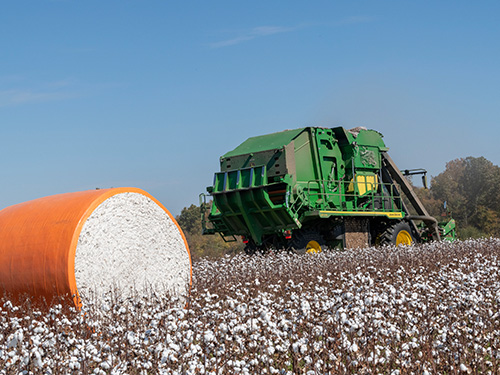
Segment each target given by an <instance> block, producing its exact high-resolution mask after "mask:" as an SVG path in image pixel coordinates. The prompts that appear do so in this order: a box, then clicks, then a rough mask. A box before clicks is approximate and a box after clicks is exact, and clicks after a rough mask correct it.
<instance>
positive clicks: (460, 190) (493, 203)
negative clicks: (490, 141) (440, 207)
mask: <svg viewBox="0 0 500 375" xmlns="http://www.w3.org/2000/svg"><path fill="white" fill-rule="evenodd" d="M431 197H432V199H435V200H438V201H446V202H447V205H448V207H449V209H450V210H451V211H452V212H453V216H454V218H455V219H456V220H457V223H458V233H459V235H460V237H462V238H464V237H469V236H471V237H479V236H485V235H487V236H500V168H499V167H498V166H496V165H494V164H493V163H492V162H490V161H489V160H487V159H486V158H484V157H479V158H475V157H471V156H469V157H467V158H464V159H455V160H452V161H450V162H449V163H447V164H446V170H445V171H444V172H442V173H440V174H439V175H437V176H436V177H434V178H433V179H432V184H431Z"/></svg>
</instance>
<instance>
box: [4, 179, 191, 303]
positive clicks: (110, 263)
mask: <svg viewBox="0 0 500 375" xmlns="http://www.w3.org/2000/svg"><path fill="white" fill-rule="evenodd" d="M191 272H192V271H191V257H190V254H189V248H188V245H187V242H186V239H185V237H184V234H183V233H182V230H181V229H180V227H179V226H178V224H177V223H176V221H175V219H174V218H173V217H172V215H171V214H170V213H169V212H168V211H167V209H166V208H165V207H164V206H163V205H162V204H161V203H160V202H159V201H157V200H156V199H155V198H153V197H152V196H151V195H150V194H148V193H147V192H145V191H143V190H141V189H137V188H113V189H101V190H89V191H81V192H76V193H67V194H59V195H53V196H48V197H44V198H40V199H35V200H32V201H29V202H25V203H21V204H17V205H14V206H10V207H7V208H5V209H3V210H1V211H0V291H1V290H2V289H3V290H4V291H5V292H7V294H8V295H11V296H12V297H14V298H15V299H19V297H20V296H22V295H24V294H28V295H31V296H34V297H36V298H39V297H43V298H45V299H46V300H48V301H51V300H52V298H53V297H54V296H62V297H63V296H71V297H72V298H73V300H74V302H75V304H76V305H77V306H80V302H81V300H80V295H85V294H86V293H92V292H94V291H95V292H96V293H97V294H101V293H106V292H107V291H110V290H112V289H114V288H116V287H119V288H124V289H125V290H133V291H134V292H136V293H137V292H139V293H140V292H141V291H143V290H144V288H146V287H152V288H156V287H161V288H166V289H167V290H168V291H169V292H171V293H174V294H176V293H177V294H181V293H184V292H186V291H187V290H188V289H189V286H190V284H191V278H192V273H191Z"/></svg>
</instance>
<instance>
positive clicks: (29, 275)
mask: <svg viewBox="0 0 500 375" xmlns="http://www.w3.org/2000/svg"><path fill="white" fill-rule="evenodd" d="M126 192H132V193H139V194H142V195H145V196H147V197H148V198H150V199H152V200H153V201H154V202H155V203H156V204H158V205H159V206H160V207H161V208H162V209H163V210H165V212H166V213H167V214H168V215H169V217H170V218H171V219H172V221H173V222H174V223H175V224H176V225H177V228H178V229H179V231H180V233H181V235H182V238H183V240H184V243H185V246H186V249H187V251H188V253H189V247H188V245H187V242H186V238H185V237H184V234H183V233H182V230H181V229H180V227H179V226H178V224H177V222H176V221H175V219H174V218H173V216H172V215H171V214H170V212H168V210H167V209H166V208H165V207H164V206H163V205H162V204H161V203H160V202H159V201H158V200H156V199H155V198H153V197H152V196H151V195H150V194H148V193H147V192H145V191H143V190H141V189H137V188H113V189H101V190H88V191H81V192H76V193H67V194H59V195H52V196H48V197H44V198H39V199H35V200H32V201H29V202H24V203H20V204H17V205H14V206H10V207H7V208H5V209H3V210H1V211H0V291H1V289H3V290H4V291H6V292H7V293H8V294H9V295H11V296H12V297H14V299H17V300H18V299H19V297H20V296H22V295H24V294H28V295H31V296H34V297H45V299H46V300H47V301H49V302H50V301H51V300H52V298H53V297H54V296H72V297H73V300H74V302H75V304H76V306H80V301H79V297H78V290H77V285H76V279H75V252H76V247H77V243H78V239H79V236H80V232H81V230H82V227H83V225H84V224H85V222H86V220H87V218H88V217H89V216H90V215H91V214H92V212H93V211H94V210H95V209H96V208H97V207H98V206H99V205H100V204H101V203H102V202H104V201H105V200H106V199H108V198H110V197H111V196H114V195H116V194H120V193H126ZM189 258H191V257H190V256H189ZM191 277H192V271H191ZM190 280H191V278H190ZM190 282H191V281H190Z"/></svg>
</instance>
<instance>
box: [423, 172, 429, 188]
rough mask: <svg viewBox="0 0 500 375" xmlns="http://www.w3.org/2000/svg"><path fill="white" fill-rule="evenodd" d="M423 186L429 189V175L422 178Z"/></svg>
mask: <svg viewBox="0 0 500 375" xmlns="http://www.w3.org/2000/svg"><path fill="white" fill-rule="evenodd" d="M422 184H423V185H424V189H428V187H427V175H426V174H424V175H423V176H422Z"/></svg>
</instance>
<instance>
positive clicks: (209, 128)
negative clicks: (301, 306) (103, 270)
mask: <svg viewBox="0 0 500 375" xmlns="http://www.w3.org/2000/svg"><path fill="white" fill-rule="evenodd" d="M0 35H1V37H0V129H1V138H0V140H1V149H0V155H1V158H0V167H1V168H0V171H1V174H2V178H1V183H0V208H3V207H6V206H8V205H11V204H15V203H20V202H23V201H26V200H30V199H34V198H38V197H41V196H45V195H51V194H58V193H65V192H70V191H78V190H86V189H93V188H95V187H101V188H105V187H119V186H135V187H139V188H142V189H144V190H146V191H148V192H149V193H151V194H152V195H153V196H155V197H156V198H158V199H159V200H160V201H161V202H162V203H163V204H164V205H165V206H166V207H167V208H168V209H169V210H170V211H171V212H172V213H174V214H179V213H180V211H181V209H182V208H183V207H184V206H189V205H190V204H191V203H197V202H198V194H199V193H201V192H203V191H204V190H205V187H206V186H207V185H210V184H211V183H212V178H213V173H214V172H215V171H216V170H218V168H219V164H218V158H219V156H220V155H222V154H224V153H225V152H226V151H229V150H231V149H233V148H234V147H236V146H237V145H238V144H240V143H241V142H243V141H244V140H245V139H246V138H248V137H251V136H255V135H261V134H266V133H271V132H276V131H281V130H284V129H292V128H298V127H302V126H306V125H314V126H324V127H333V126H338V125H343V126H345V127H347V128H351V127H355V126H366V127H368V128H372V129H376V130H379V131H380V132H382V133H383V134H384V136H385V138H384V139H385V141H386V144H387V145H388V146H389V147H390V148H391V151H390V154H391V156H392V158H393V159H394V160H395V161H396V163H397V164H398V166H399V167H400V168H417V167H418V168H426V169H428V170H429V172H430V174H431V175H437V174H439V173H440V172H442V171H443V170H444V168H445V164H446V162H448V161H450V160H452V159H455V158H458V157H466V156H484V157H486V158H487V159H489V160H491V161H492V162H493V163H494V164H496V165H499V164H500V151H499V143H500V2H498V1H479V2H476V1H404V0H403V1H402V0H397V1H385V0H379V1H373V0H370V1H290V0H287V1H258V0H254V1H246V2H243V1H234V0H232V1H217V0H214V1H176V2H175V1H165V0H134V1H130V0H121V1H117V0H99V1H97V0H85V1H81V0H74V1H70V0H67V1H65V0H61V1H49V0H16V1H5V2H2V4H1V8H0Z"/></svg>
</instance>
